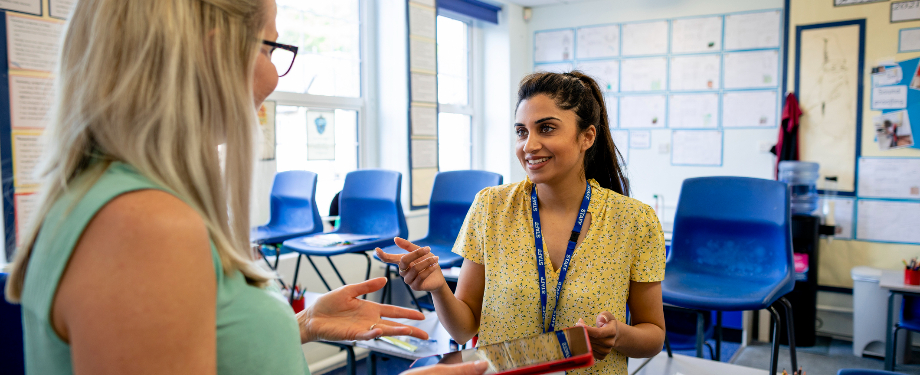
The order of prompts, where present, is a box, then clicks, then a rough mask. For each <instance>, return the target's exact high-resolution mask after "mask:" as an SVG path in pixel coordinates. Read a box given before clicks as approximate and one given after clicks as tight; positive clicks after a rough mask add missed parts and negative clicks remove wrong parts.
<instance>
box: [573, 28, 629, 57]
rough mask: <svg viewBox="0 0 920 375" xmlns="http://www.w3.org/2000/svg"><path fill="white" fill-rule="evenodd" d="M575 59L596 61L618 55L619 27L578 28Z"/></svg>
mask: <svg viewBox="0 0 920 375" xmlns="http://www.w3.org/2000/svg"><path fill="white" fill-rule="evenodd" d="M576 34H577V35H578V42H577V44H576V45H575V57H576V58H579V59H597V58H607V57H616V56H619V55H620V25H606V26H589V27H579V28H578V30H577V31H576Z"/></svg>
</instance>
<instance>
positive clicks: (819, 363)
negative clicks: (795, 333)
mask: <svg viewBox="0 0 920 375" xmlns="http://www.w3.org/2000/svg"><path fill="white" fill-rule="evenodd" d="M709 343H710V345H715V343H714V342H712V341H710V342H709ZM738 349H739V345H738V344H737V343H732V342H726V343H723V345H722V362H727V361H728V360H729V359H731V358H732V356H733V355H734V354H735V352H736V351H737V350H738ZM674 353H675V354H684V355H689V356H693V355H695V354H696V351H695V350H675V351H674ZM703 356H704V357H705V358H707V359H709V350H708V349H704V350H703ZM796 356H797V359H798V363H799V365H801V366H803V368H804V369H805V371H806V373H807V374H809V375H835V374H836V373H837V370H839V369H841V368H863V369H874V370H881V369H882V367H883V366H884V360H883V359H881V358H865V357H856V356H854V355H853V346H852V343H850V342H849V341H843V340H837V339H831V338H828V337H820V336H819V337H818V339H817V343H816V344H815V346H812V347H807V348H797V350H796ZM914 357H917V354H916V353H915V354H914ZM914 362H916V361H914ZM410 364H411V362H410V361H406V360H401V359H387V360H378V361H377V374H379V375H396V374H399V373H401V372H403V371H405V370H406V369H408V368H409V365H410ZM733 364H735V365H740V366H745V367H751V368H755V369H762V370H768V369H769V367H770V345H769V344H768V343H754V344H752V345H749V346H748V347H746V348H744V350H742V351H741V353H740V354H738V355H737V358H735V361H734V362H733ZM789 366H790V365H789V348H788V347H786V346H781V347H780V356H779V368H780V369H782V368H784V367H785V368H788V367H789ZM897 372H900V373H904V374H916V375H920V364H902V365H898V367H897ZM356 373H357V374H366V373H367V361H366V360H360V361H358V368H357V371H356ZM324 375H346V374H345V367H344V366H343V367H340V368H336V369H333V370H331V371H328V372H326V373H325V374H324Z"/></svg>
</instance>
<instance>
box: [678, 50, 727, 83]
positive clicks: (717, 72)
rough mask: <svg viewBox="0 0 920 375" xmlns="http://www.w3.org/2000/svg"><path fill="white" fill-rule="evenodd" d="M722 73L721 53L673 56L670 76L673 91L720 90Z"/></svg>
mask: <svg viewBox="0 0 920 375" xmlns="http://www.w3.org/2000/svg"><path fill="white" fill-rule="evenodd" d="M721 74H722V56H721V55H717V54H716V55H697V56H680V57H672V58H671V76H670V77H671V90H672V91H707V90H718V89H719V84H720V82H719V78H720V76H721Z"/></svg>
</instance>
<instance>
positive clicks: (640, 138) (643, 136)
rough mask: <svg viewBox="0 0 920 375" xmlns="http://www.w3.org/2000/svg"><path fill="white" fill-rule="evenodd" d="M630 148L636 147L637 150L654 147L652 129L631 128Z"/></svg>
mask: <svg viewBox="0 0 920 375" xmlns="http://www.w3.org/2000/svg"><path fill="white" fill-rule="evenodd" d="M629 148H634V149H637V150H647V149H650V148H652V131H651V130H630V131H629Z"/></svg>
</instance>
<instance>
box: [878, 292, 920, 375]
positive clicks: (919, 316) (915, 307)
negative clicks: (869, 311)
mask: <svg viewBox="0 0 920 375" xmlns="http://www.w3.org/2000/svg"><path fill="white" fill-rule="evenodd" d="M889 328H891V327H889ZM893 328H894V333H893V337H892V340H891V353H897V352H898V331H900V330H902V329H906V330H908V331H914V332H920V298H918V297H912V296H907V295H905V296H904V299H903V300H902V302H901V317H900V319H898V322H897V323H895V324H894V327H893ZM895 365H896V363H895V361H894V360H892V361H891V368H890V370H892V371H893V370H894V367H895ZM886 373H887V372H886Z"/></svg>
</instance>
